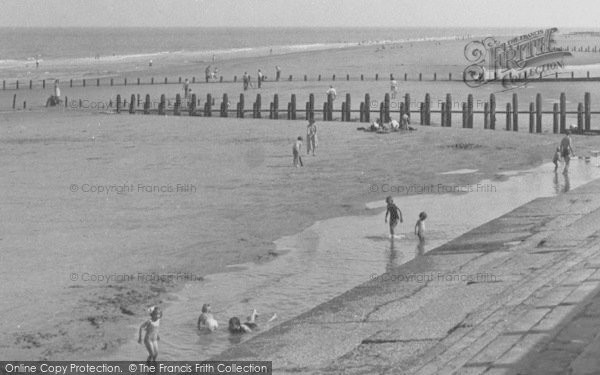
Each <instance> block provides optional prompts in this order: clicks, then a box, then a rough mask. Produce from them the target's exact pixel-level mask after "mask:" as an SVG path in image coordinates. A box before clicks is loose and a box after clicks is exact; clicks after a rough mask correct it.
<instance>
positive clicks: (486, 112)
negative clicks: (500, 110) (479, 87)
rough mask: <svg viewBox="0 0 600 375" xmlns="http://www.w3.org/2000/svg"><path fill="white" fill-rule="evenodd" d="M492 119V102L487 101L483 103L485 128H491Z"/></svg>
mask: <svg viewBox="0 0 600 375" xmlns="http://www.w3.org/2000/svg"><path fill="white" fill-rule="evenodd" d="M489 119H490V103H488V102H485V104H484V105H483V128H484V129H489V128H490V125H489V121H490V120H489Z"/></svg>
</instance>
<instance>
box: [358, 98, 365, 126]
mask: <svg viewBox="0 0 600 375" xmlns="http://www.w3.org/2000/svg"><path fill="white" fill-rule="evenodd" d="M358 121H360V122H364V121H365V103H363V102H360V114H359V119H358Z"/></svg>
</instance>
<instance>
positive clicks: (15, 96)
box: [12, 94, 17, 109]
mask: <svg viewBox="0 0 600 375" xmlns="http://www.w3.org/2000/svg"><path fill="white" fill-rule="evenodd" d="M16 106H17V94H14V95H13V105H12V107H13V109H15V108H16Z"/></svg>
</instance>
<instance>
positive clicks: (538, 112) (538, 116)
mask: <svg viewBox="0 0 600 375" xmlns="http://www.w3.org/2000/svg"><path fill="white" fill-rule="evenodd" d="M535 132H536V133H541V132H542V94H540V93H538V94H537V95H536V96H535Z"/></svg>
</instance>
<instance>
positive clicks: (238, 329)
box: [138, 303, 277, 363]
mask: <svg viewBox="0 0 600 375" xmlns="http://www.w3.org/2000/svg"><path fill="white" fill-rule="evenodd" d="M148 312H149V313H150V319H148V320H147V321H145V322H144V323H142V325H141V326H140V329H139V332H138V343H140V344H141V343H142V341H143V343H144V345H145V346H146V350H147V351H148V359H147V362H148V363H152V362H156V359H157V357H158V342H159V341H160V336H159V334H158V331H159V326H160V319H161V318H162V311H161V309H160V308H159V307H158V306H152V307H150V308H149V309H148ZM257 318H258V312H257V311H256V309H254V310H252V314H250V316H249V317H248V318H247V319H246V321H245V322H244V323H242V322H241V320H240V318H238V317H237V316H234V317H232V318H231V319H229V326H228V330H229V332H230V333H231V334H244V333H251V332H252V331H253V330H255V329H257V328H258V324H257V323H256V319H257ZM275 319H277V314H273V316H272V317H271V318H270V319H269V320H268V321H267V323H269V322H272V321H273V320H275ZM197 327H198V329H199V330H204V331H208V332H214V331H216V330H217V329H218V328H219V323H218V321H217V320H216V319H215V317H214V315H213V314H212V312H211V306H210V304H208V303H205V304H204V305H202V312H201V313H200V316H199V317H198V323H197ZM142 334H144V338H143V339H142Z"/></svg>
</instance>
